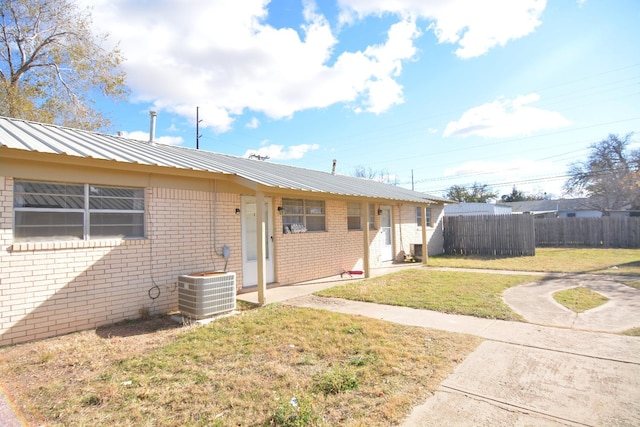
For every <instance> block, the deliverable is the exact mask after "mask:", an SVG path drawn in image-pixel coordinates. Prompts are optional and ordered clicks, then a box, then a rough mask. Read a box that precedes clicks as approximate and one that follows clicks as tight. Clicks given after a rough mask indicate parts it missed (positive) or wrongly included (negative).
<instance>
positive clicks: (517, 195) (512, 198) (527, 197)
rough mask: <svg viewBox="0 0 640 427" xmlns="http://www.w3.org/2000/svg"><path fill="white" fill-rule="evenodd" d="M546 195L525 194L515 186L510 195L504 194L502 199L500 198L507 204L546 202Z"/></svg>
mask: <svg viewBox="0 0 640 427" xmlns="http://www.w3.org/2000/svg"><path fill="white" fill-rule="evenodd" d="M545 194H546V193H543V194H540V193H538V194H527V193H524V192H523V191H520V190H518V189H517V188H516V186H515V185H514V186H513V189H512V190H511V193H510V194H503V195H502V197H500V199H501V200H502V201H503V202H505V203H508V202H530V201H533V200H544V198H545Z"/></svg>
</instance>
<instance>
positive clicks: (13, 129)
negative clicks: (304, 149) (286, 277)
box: [0, 117, 448, 203]
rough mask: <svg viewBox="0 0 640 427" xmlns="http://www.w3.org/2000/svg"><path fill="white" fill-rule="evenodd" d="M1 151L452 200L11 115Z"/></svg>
mask: <svg viewBox="0 0 640 427" xmlns="http://www.w3.org/2000/svg"><path fill="white" fill-rule="evenodd" d="M0 148H10V149H16V150H25V151H35V152H40V153H50V154H61V155H62V154H64V155H68V156H75V157H81V158H92V159H100V160H111V161H116V162H124V163H135V164H141V165H150V166H159V167H169V168H176V169H187V170H197V171H206V172H213V173H222V174H233V175H237V176H240V177H242V178H245V179H248V180H250V181H253V182H256V183H258V184H262V185H264V186H268V187H274V188H281V189H287V190H298V191H309V192H317V193H330V194H335V195H343V196H354V197H368V198H381V199H389V200H398V201H413V202H418V203H424V202H429V201H439V202H448V200H446V199H443V198H441V197H436V196H431V195H428V194H425V193H420V192H417V191H412V190H408V189H405V188H402V187H397V186H393V185H389V184H384V183H380V182H375V181H371V180H367V179H362V178H356V177H352V176H345V175H333V174H331V173H328V172H321V171H315V170H311V169H303V168H298V167H294V166H288V165H281V164H277V163H271V162H264V161H259V160H252V159H245V158H241V157H236V156H230V155H226V154H219V153H213V152H209V151H202V150H194V149H192V148H185V147H175V146H169V145H163V144H157V143H149V142H142V141H137V140H132V139H127V138H123V137H120V136H113V135H107V134H101V133H96V132H89V131H84V130H79V129H70V128H65V127H61V126H54V125H48V124H42V123H35V122H30V121H26V120H18V119H11V118H6V117H0ZM0 153H1V151H0Z"/></svg>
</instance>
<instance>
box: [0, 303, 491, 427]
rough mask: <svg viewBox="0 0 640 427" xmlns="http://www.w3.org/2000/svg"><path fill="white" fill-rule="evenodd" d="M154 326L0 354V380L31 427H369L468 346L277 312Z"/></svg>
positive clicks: (412, 397)
mask: <svg viewBox="0 0 640 427" xmlns="http://www.w3.org/2000/svg"><path fill="white" fill-rule="evenodd" d="M157 322H161V323H163V322H165V320H164V319H151V320H148V321H141V322H135V323H132V324H130V325H123V326H119V327H118V330H117V331H116V330H112V331H111V332H110V333H109V332H107V331H106V330H99V331H98V333H95V332H91V331H86V332H82V333H78V334H72V335H68V336H64V337H58V338H53V339H49V340H46V341H40V342H36V343H30V344H24V345H18V346H14V347H8V348H3V349H0V358H2V362H3V363H2V364H1V366H0V377H1V378H2V379H3V383H4V384H5V386H8V385H13V387H11V388H9V387H5V388H8V389H9V390H10V391H11V394H12V396H13V398H15V399H16V401H18V402H24V403H23V405H22V409H23V410H24V413H25V416H26V417H27V419H28V420H29V421H30V422H31V423H32V424H33V425H39V424H44V425H47V426H80V425H110V426H112V425H113V426H125V425H126V426H131V425H136V426H145V425H147V426H151V425H153V426H176V425H184V426H196V425H198V426H199V425H208V426H216V425H219V426H228V425H347V426H365V425H367V426H375V425H380V426H381V425H393V424H397V423H399V422H400V421H401V420H402V419H403V418H404V417H406V415H407V414H408V413H409V411H410V409H411V408H412V406H414V405H415V404H417V403H420V402H422V401H424V399H426V398H427V396H429V395H430V394H431V393H432V392H433V391H434V390H435V389H436V387H437V386H438V385H439V384H440V382H441V381H442V380H443V379H444V378H445V377H446V375H447V374H448V373H449V372H450V371H451V370H452V369H453V367H454V366H455V365H456V364H457V363H459V362H460V361H461V360H462V359H464V357H465V356H466V355H467V354H468V353H469V352H471V351H472V350H473V349H474V348H475V347H476V346H477V344H478V343H479V339H478V338H475V337H471V336H466V335H460V334H452V333H446V332H440V331H434V330H425V329H422V328H415V327H407V326H402V325H397V324H392V323H386V322H383V321H378V320H375V319H367V318H363V317H356V316H349V315H344V314H338V313H330V312H325V311H321V310H312V309H302V308H293V307H287V306H281V305H271V306H267V307H265V308H261V309H256V310H251V311H245V312H243V313H242V314H240V315H237V316H233V317H229V318H225V319H221V320H219V321H216V322H213V323H211V324H209V325H207V326H199V327H191V328H186V329H185V328H180V327H175V326H168V325H167V327H165V326H164V325H163V326H161V327H157V326H154V325H156V324H157ZM127 326H131V327H133V328H136V329H138V332H134V333H131V332H129V331H128V328H127ZM145 329H151V330H156V332H152V331H148V332H147V331H144V330H145Z"/></svg>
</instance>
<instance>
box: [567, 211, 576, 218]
mask: <svg viewBox="0 0 640 427" xmlns="http://www.w3.org/2000/svg"><path fill="white" fill-rule="evenodd" d="M575 217H576V213H575V212H569V213H568V214H567V218H575Z"/></svg>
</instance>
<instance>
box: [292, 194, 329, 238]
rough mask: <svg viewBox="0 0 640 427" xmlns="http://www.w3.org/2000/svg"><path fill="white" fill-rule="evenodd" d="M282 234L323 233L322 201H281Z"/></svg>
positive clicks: (323, 210)
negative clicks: (282, 209)
mask: <svg viewBox="0 0 640 427" xmlns="http://www.w3.org/2000/svg"><path fill="white" fill-rule="evenodd" d="M282 207H283V208H284V213H283V215H282V231H283V233H284V234H289V233H304V232H307V231H325V230H326V228H325V207H324V201H323V200H303V199H282Z"/></svg>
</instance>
